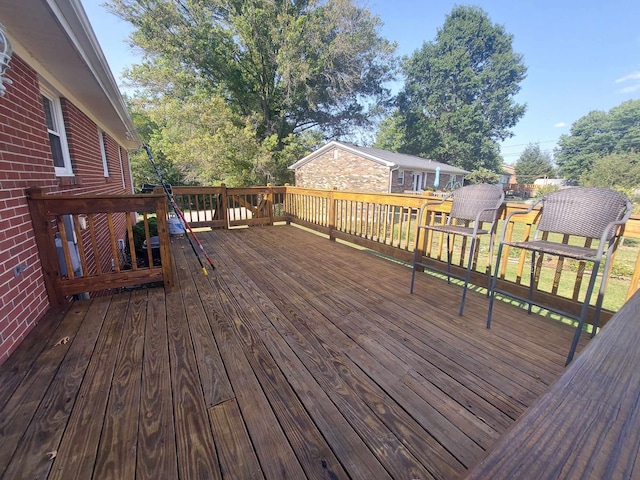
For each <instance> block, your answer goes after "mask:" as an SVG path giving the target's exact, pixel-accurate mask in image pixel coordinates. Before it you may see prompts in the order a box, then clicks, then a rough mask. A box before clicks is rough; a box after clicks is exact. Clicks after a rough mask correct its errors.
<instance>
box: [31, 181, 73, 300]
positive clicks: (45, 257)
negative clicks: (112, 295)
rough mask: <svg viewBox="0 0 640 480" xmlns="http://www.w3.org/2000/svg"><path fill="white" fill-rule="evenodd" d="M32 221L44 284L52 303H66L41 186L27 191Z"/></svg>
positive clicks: (52, 232) (54, 243) (52, 233)
mask: <svg viewBox="0 0 640 480" xmlns="http://www.w3.org/2000/svg"><path fill="white" fill-rule="evenodd" d="M25 194H26V197H27V203H28V204H29V211H30V212H31V223H32V224H33V231H34V233H35V237H36V245H37V246H38V251H39V252H40V255H39V257H40V264H41V265H42V272H43V273H44V286H45V288H46V290H47V296H48V297H49V302H50V303H51V305H54V306H55V305H64V304H65V303H66V302H67V299H66V297H65V295H64V294H63V293H62V289H61V286H60V282H59V279H60V266H59V265H58V253H57V251H56V242H55V237H54V231H53V228H51V220H50V219H49V217H48V216H47V208H46V203H45V195H44V193H43V191H42V189H41V188H28V189H27V190H26V191H25Z"/></svg>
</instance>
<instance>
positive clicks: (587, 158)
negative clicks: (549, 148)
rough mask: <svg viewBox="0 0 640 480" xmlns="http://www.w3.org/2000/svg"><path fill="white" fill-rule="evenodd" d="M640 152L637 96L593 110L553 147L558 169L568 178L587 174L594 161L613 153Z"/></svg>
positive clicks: (578, 177)
mask: <svg viewBox="0 0 640 480" xmlns="http://www.w3.org/2000/svg"><path fill="white" fill-rule="evenodd" d="M633 151H636V152H640V100H629V101H627V102H624V103H622V104H620V105H618V106H617V107H614V108H612V109H611V110H609V111H608V112H603V111H592V112H589V113H588V114H587V115H585V116H583V117H581V118H579V119H578V120H576V121H575V122H574V123H573V125H572V126H571V132H570V134H569V135H562V136H561V137H560V140H559V141H558V148H557V150H556V155H555V159H556V164H557V165H558V168H559V169H560V173H561V174H562V175H563V176H564V177H565V178H567V179H568V180H571V181H578V180H580V178H581V177H582V176H583V175H585V174H587V173H588V172H589V171H590V170H591V168H592V166H593V165H594V162H595V161H596V160H598V159H600V158H602V157H608V156H609V155H611V154H613V153H629V152H633Z"/></svg>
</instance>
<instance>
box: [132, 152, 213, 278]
mask: <svg viewBox="0 0 640 480" xmlns="http://www.w3.org/2000/svg"><path fill="white" fill-rule="evenodd" d="M143 146H144V149H145V151H146V152H147V156H148V157H149V161H150V162H151V165H153V169H154V170H155V171H156V175H157V176H158V179H159V180H160V184H161V185H162V188H163V189H164V193H165V195H166V196H167V197H168V198H169V203H171V208H173V211H174V212H175V214H176V215H178V217H180V220H182V223H183V224H184V225H185V226H186V227H187V230H188V232H189V233H191V237H193V239H194V240H195V241H196V243H197V244H198V247H199V248H200V251H201V252H202V254H203V255H204V256H205V258H206V259H207V262H209V265H210V266H211V270H215V268H216V267H215V266H214V265H213V262H212V261H211V259H210V258H209V255H207V252H206V251H205V249H204V247H203V246H202V243H200V240H199V239H198V236H197V235H196V233H195V232H194V231H193V229H192V228H191V225H189V222H187V219H186V218H184V213H182V210H180V207H178V204H177V203H176V201H175V199H174V198H173V192H171V190H169V187H168V186H167V184H166V183H165V182H164V180H163V179H162V174H161V173H160V170H159V169H158V165H156V162H155V160H154V159H153V155H152V154H151V149H150V148H149V146H148V145H146V144H145V145H143ZM186 237H187V240H189V245H191V249H192V250H193V253H195V255H196V257H198V262H200V266H201V267H202V273H204V275H205V276H207V275H208V274H209V273H208V272H207V268H206V267H205V265H204V263H202V258H200V255H198V251H197V250H196V247H195V245H194V244H193V242H192V241H191V238H190V237H189V235H188V234H187V235H186Z"/></svg>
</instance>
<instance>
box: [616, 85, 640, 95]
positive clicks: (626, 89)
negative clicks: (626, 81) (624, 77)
mask: <svg viewBox="0 0 640 480" xmlns="http://www.w3.org/2000/svg"><path fill="white" fill-rule="evenodd" d="M636 90H640V83H636V84H635V85H631V86H630V87H624V88H621V89H620V93H632V92H635V91H636Z"/></svg>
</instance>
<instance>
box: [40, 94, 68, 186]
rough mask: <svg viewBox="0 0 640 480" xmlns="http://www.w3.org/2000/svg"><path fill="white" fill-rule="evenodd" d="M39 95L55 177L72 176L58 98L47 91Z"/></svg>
mask: <svg viewBox="0 0 640 480" xmlns="http://www.w3.org/2000/svg"><path fill="white" fill-rule="evenodd" d="M41 93H42V106H43V108H44V115H45V120H46V122H47V133H48V134H49V145H50V146H51V154H52V155H53V166H54V167H55V170H56V176H58V177H69V176H73V170H72V169H71V157H70V156H69V147H68V145H67V135H66V133H65V131H64V119H63V117H62V107H61V106H60V98H59V97H58V96H57V95H54V94H53V93H51V92H48V91H42V92H41Z"/></svg>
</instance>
